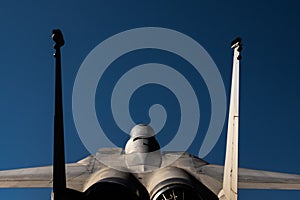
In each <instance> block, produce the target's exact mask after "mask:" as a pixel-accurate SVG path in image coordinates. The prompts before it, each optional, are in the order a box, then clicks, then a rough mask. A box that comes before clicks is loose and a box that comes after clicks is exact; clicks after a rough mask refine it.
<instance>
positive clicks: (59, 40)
mask: <svg viewBox="0 0 300 200" xmlns="http://www.w3.org/2000/svg"><path fill="white" fill-rule="evenodd" d="M52 39H53V41H54V42H55V46H56V47H61V46H63V45H64V44H65V40H64V37H63V34H62V32H61V30H59V29H54V30H53V31H52Z"/></svg>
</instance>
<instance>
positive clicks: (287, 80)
mask: <svg viewBox="0 0 300 200" xmlns="http://www.w3.org/2000/svg"><path fill="white" fill-rule="evenodd" d="M108 2H109V3H108ZM299 13H300V3H299V2H297V1H233V0H230V1H224V2H222V1H219V2H217V1H177V0H172V1H171V0H170V1H144V2H141V1H115V0H113V1H106V2H104V1H85V2H84V1H77V0H74V1H68V2H66V1H56V0H54V1H16V0H12V1H2V2H1V4H0V27H1V31H0V41H1V50H0V51H1V56H0V125H1V126H0V127H1V129H0V131H1V139H0V158H1V159H0V169H1V170H7V169H13V168H23V167H34V166H44V165H51V164H52V144H53V140H52V134H53V133H52V132H53V108H54V106H53V105H54V102H53V100H54V58H53V55H52V54H53V52H54V50H53V41H52V39H51V31H52V29H54V28H60V29H61V30H62V31H63V33H64V37H65V40H66V44H65V46H64V47H63V48H62V54H63V55H62V56H63V58H62V61H63V62H62V64H63V86H64V88H63V95H64V111H65V124H66V127H65V133H66V137H65V138H66V139H65V140H66V159H67V162H75V161H77V160H80V159H82V158H83V157H85V156H87V155H88V151H87V150H86V149H85V147H84V146H83V144H82V143H81V141H80V139H79V137H78V135H77V132H76V128H75V125H74V122H73V116H72V89H73V84H74V80H75V77H76V73H77V70H78V69H79V67H80V65H81V63H82V62H83V60H84V58H85V57H86V56H87V55H88V53H89V52H90V51H91V50H92V49H93V48H94V47H95V46H96V45H98V44H99V43H100V42H101V41H103V40H105V39H106V38H108V37H110V36H112V35H115V34H117V33H119V32H122V31H125V30H128V29H132V28H137V27H148V26H155V27H165V28H170V29H174V30H177V31H179V32H182V33H184V34H186V35H188V36H190V37H192V38H193V39H194V40H196V41H197V42H199V43H200V44H201V45H202V46H203V47H204V48H205V49H206V50H207V51H208V53H209V54H210V55H211V57H212V58H213V60H214V61H215V63H216V65H217V66H218V68H219V71H220V73H221V75H222V78H223V80H224V84H225V87H226V92H227V95H228V94H229V88H230V80H231V68H232V50H231V49H230V42H231V41H232V39H234V38H235V37H236V36H241V37H242V38H243V43H244V49H243V52H242V55H243V59H242V64H241V85H240V87H241V102H240V159H239V165H240V167H247V168H252V169H263V170H270V171H279V172H286V173H297V174H300V167H299V166H300V159H299V158H300V154H299V152H300V145H299V143H300V128H299V115H300V106H299V102H300V94H299V85H300V79H299V73H300V70H299V67H300V66H299V64H300V62H299V48H298V47H299V46H300V40H299V35H300V16H299ZM154 55H158V57H159V59H162V60H161V62H164V61H163V59H164V56H160V55H159V53H155V54H154ZM143 57H145V56H143V55H142V57H141V58H134V59H138V60H139V61H140V62H142V61H143ZM174 59H175V58H174ZM127 61H128V60H127ZM127 61H126V62H127ZM128 62H129V61H128ZM130 62H133V63H134V62H135V60H132V61H130ZM116 73H117V72H116ZM99 98H100V97H99ZM99 100H101V99H99ZM96 106H97V105H96ZM100 107H101V106H100ZM105 114H106V113H103V115H104V116H105ZM201 114H202V113H201ZM205 116H206V115H205V113H204V114H203V115H201V117H203V118H205ZM207 118H209V115H207ZM190 120H193V119H190ZM199 138H201V136H199ZM225 138H226V126H225V128H224V131H223V132H222V135H221V137H220V139H219V141H218V143H217V145H216V146H215V148H214V149H213V151H212V152H211V153H210V154H209V155H208V156H206V158H204V159H205V160H207V161H208V162H210V163H216V164H223V162H224V153H225ZM120 144H122V142H120ZM189 151H190V153H192V154H195V155H197V154H198V151H199V143H197V142H195V143H193V144H192V146H191V147H190V148H189ZM50 193H51V189H0V198H1V199H31V200H34V199H39V200H41V199H50ZM286 198H288V199H300V191H274V190H240V191H239V199H241V200H250V199H251V200H252V199H256V200H260V199H272V200H277V199H278V200H279V199H280V200H281V199H286Z"/></svg>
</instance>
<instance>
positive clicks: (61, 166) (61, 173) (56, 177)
mask: <svg viewBox="0 0 300 200" xmlns="http://www.w3.org/2000/svg"><path fill="white" fill-rule="evenodd" d="M52 39H53V40H54V42H55V45H54V48H55V50H56V52H55V54H54V57H55V59H56V60H55V61H56V63H55V114H54V155H53V156H54V157H53V194H54V200H61V199H63V198H62V196H63V195H64V193H65V192H66V172H65V147H64V145H65V144H64V124H63V104H62V84H61V79H62V78H61V55H60V47H62V46H63V45H64V39H63V35H62V33H61V31H60V30H58V29H56V30H53V35H52Z"/></svg>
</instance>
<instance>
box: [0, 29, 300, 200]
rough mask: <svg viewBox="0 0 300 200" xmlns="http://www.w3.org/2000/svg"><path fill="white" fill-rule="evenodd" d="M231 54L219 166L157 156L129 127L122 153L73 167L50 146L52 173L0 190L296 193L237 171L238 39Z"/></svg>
mask: <svg viewBox="0 0 300 200" xmlns="http://www.w3.org/2000/svg"><path fill="white" fill-rule="evenodd" d="M53 34H54V36H53V40H54V41H55V42H56V45H55V46H54V47H55V49H56V59H57V58H58V59H57V60H56V67H57V68H56V70H57V72H58V75H57V77H56V81H57V82H56V86H57V87H56V104H55V109H56V110H55V111H56V112H55V115H56V117H58V119H57V121H56V124H55V125H54V126H55V130H56V136H57V137H56V138H57V139H54V140H55V141H58V140H60V141H61V138H62V141H63V129H62V126H63V123H62V122H63V121H62V118H63V115H62V104H61V103H62V94H61V90H60V89H61V77H60V76H61V75H60V74H59V71H60V70H61V69H60V47H61V46H62V45H63V44H64V42H63V37H62V34H61V32H60V31H58V30H55V31H54V32H53ZM232 49H233V50H234V57H233V74H232V85H231V98H230V108H229V120H228V133H227V146H226V159H225V165H224V166H221V165H214V164H210V163H208V162H206V161H204V160H202V159H201V158H198V157H196V156H194V155H191V154H189V153H188V152H176V151H173V152H163V151H161V149H160V145H159V142H158V141H157V140H156V138H155V133H154V131H153V129H152V128H151V127H150V126H148V125H145V124H138V125H136V126H134V127H133V128H132V130H131V132H130V136H131V137H130V139H129V140H128V142H127V144H126V146H125V148H124V149H122V148H100V149H99V150H98V151H97V153H96V154H94V155H90V156H88V157H86V158H84V159H82V160H80V161H78V162H76V163H68V164H64V153H63V152H64V148H63V145H64V144H63V142H62V143H61V142H56V145H55V146H54V150H55V151H56V154H55V155H57V156H55V157H54V168H53V166H45V167H35V168H24V169H12V170H5V171H0V187H1V188H53V199H54V200H67V199H78V200H79V199H83V200H90V199H97V198H99V196H106V195H110V198H111V199H118V198H122V199H136V200H150V199H151V200H161V199H163V200H184V199H195V200H218V199H221V200H236V199H237V197H238V194H237V191H238V188H245V189H287V190H300V175H295V174H285V173H275V172H268V171H260V170H251V169H244V168H238V118H239V104H238V102H239V63H240V59H241V56H240V51H241V41H240V39H237V40H235V41H233V43H232ZM61 154H63V155H61ZM62 161H63V162H62ZM55 163H56V164H55ZM57 163H58V164H57ZM104 163H105V164H104ZM55 168H56V170H55ZM53 170H54V171H53ZM64 173H65V176H64ZM58 174H59V176H58ZM61 176H63V177H61ZM64 179H65V180H64Z"/></svg>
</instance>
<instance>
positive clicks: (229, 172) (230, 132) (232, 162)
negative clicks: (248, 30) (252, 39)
mask: <svg viewBox="0 0 300 200" xmlns="http://www.w3.org/2000/svg"><path fill="white" fill-rule="evenodd" d="M231 45H232V46H231V48H232V49H233V50H234V55H233V69H232V82H231V92H230V93H231V94H230V105H229V116H228V129H227V144H226V157H225V166H224V175H223V187H222V189H221V191H220V193H219V195H218V197H219V199H221V200H237V196H238V194H237V183H238V127H239V67H240V66H239V65H240V59H241V55H240V51H241V49H242V47H241V39H240V38H237V39H235V40H234V41H233V42H232V44H231Z"/></svg>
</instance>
